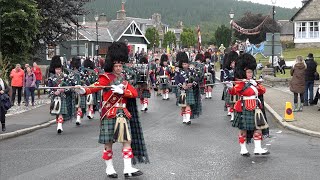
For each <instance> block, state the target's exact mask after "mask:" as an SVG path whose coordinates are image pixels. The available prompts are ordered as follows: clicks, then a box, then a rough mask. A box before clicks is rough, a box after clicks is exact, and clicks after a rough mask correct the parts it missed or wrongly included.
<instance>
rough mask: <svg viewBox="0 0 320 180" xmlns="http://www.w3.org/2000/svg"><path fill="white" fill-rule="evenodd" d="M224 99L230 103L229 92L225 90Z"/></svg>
mask: <svg viewBox="0 0 320 180" xmlns="http://www.w3.org/2000/svg"><path fill="white" fill-rule="evenodd" d="M224 100H225V102H226V103H227V104H230V101H231V94H229V93H228V92H227V91H225V92H224Z"/></svg>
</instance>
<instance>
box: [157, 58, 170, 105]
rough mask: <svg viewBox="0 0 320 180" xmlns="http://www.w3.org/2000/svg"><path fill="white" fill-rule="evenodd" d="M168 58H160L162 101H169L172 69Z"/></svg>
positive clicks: (158, 71)
mask: <svg viewBox="0 0 320 180" xmlns="http://www.w3.org/2000/svg"><path fill="white" fill-rule="evenodd" d="M168 60H169V58H168V56H167V55H166V54H162V56H161V58H160V66H161V67H160V68H159V69H158V70H157V73H158V74H159V81H160V90H162V100H169V88H170V81H169V80H170V74H171V68H170V67H169V66H168Z"/></svg>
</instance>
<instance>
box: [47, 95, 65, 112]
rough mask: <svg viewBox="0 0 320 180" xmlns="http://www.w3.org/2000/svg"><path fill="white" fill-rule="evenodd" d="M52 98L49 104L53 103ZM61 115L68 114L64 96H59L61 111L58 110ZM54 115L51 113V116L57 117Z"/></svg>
mask: <svg viewBox="0 0 320 180" xmlns="http://www.w3.org/2000/svg"><path fill="white" fill-rule="evenodd" d="M53 99H54V96H52V97H51V102H53ZM59 114H62V115H67V114H68V106H67V99H66V97H65V96H63V95H62V96H61V109H60V113H59ZM59 114H56V113H51V115H59Z"/></svg>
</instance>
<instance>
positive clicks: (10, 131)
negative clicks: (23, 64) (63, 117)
mask: <svg viewBox="0 0 320 180" xmlns="http://www.w3.org/2000/svg"><path fill="white" fill-rule="evenodd" d="M49 104H50V99H49V98H48V95H41V97H40V99H38V97H36V98H35V105H34V106H31V105H29V106H28V107H26V106H25V105H24V103H21V105H20V106H17V105H15V106H12V107H11V108H10V109H9V111H8V113H7V114H6V129H7V130H6V132H2V131H0V140H2V139H7V138H11V137H16V136H19V135H23V134H26V133H29V132H32V131H35V130H37V129H40V128H43V127H47V126H49V125H51V124H53V123H54V122H55V121H52V119H54V117H52V116H50V115H49ZM43 112H47V113H46V114H45V115H44V114H43Z"/></svg>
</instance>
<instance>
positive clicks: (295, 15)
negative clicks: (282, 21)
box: [290, 0, 312, 21]
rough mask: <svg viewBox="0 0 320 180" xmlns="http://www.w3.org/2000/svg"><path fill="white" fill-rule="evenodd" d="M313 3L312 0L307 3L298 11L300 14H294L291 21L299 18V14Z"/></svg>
mask: <svg viewBox="0 0 320 180" xmlns="http://www.w3.org/2000/svg"><path fill="white" fill-rule="evenodd" d="M311 1H312V0H309V1H307V2H306V3H305V4H304V5H303V6H302V7H301V8H300V9H299V10H298V12H296V14H294V15H293V16H292V18H291V19H290V21H294V19H295V18H296V17H297V16H298V14H299V13H300V12H301V11H302V10H303V9H304V8H305V7H307V6H308V5H309V4H310V2H311Z"/></svg>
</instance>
